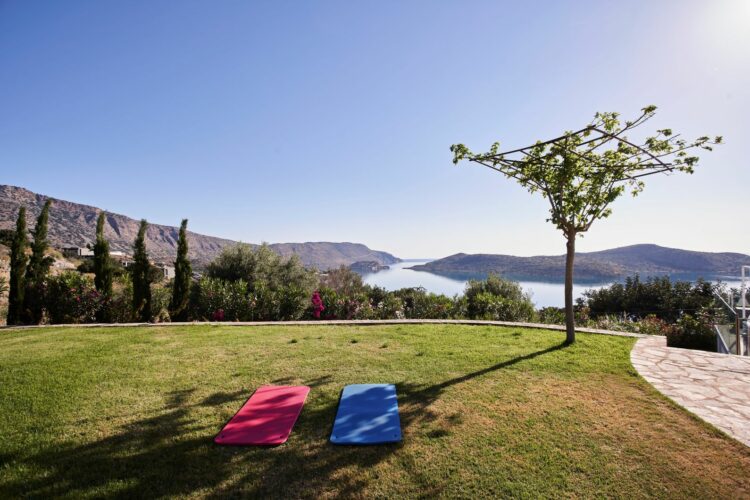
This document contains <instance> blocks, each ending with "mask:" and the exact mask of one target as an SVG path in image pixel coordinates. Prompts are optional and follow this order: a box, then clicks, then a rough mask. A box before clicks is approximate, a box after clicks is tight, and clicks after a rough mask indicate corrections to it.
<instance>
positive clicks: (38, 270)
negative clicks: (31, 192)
mask: <svg viewBox="0 0 750 500" xmlns="http://www.w3.org/2000/svg"><path fill="white" fill-rule="evenodd" d="M51 204H52V200H47V201H46V202H45V203H44V207H43V208H42V211H41V213H40V214H39V217H38V218H37V220H36V227H35V228H34V242H33V243H32V244H31V259H29V268H28V271H27V274H26V278H27V280H28V282H29V283H30V284H35V283H41V282H42V281H44V279H45V278H46V277H47V275H48V274H49V268H50V266H51V265H52V263H53V262H54V259H53V258H52V257H50V256H49V255H45V254H46V253H47V250H48V249H49V242H48V241H47V222H48V221H49V207H50V205H51Z"/></svg>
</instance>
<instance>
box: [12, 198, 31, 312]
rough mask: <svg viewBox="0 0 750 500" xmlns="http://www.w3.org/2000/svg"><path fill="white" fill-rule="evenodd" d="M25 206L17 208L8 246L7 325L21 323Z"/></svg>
mask: <svg viewBox="0 0 750 500" xmlns="http://www.w3.org/2000/svg"><path fill="white" fill-rule="evenodd" d="M26 244H27V242H26V207H21V208H19V209H18V219H17V220H16V234H15V236H14V237H13V242H12V244H11V247H10V289H9V291H8V319H7V323H8V324H9V325H18V324H20V323H21V320H22V318H23V313H24V294H25V292H26V262H27V260H28V259H27V257H26Z"/></svg>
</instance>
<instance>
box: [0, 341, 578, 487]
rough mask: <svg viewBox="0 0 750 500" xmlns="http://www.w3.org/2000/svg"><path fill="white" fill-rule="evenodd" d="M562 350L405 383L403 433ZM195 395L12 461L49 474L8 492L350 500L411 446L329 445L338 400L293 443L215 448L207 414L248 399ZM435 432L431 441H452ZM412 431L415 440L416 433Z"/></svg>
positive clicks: (408, 460) (310, 411)
mask: <svg viewBox="0 0 750 500" xmlns="http://www.w3.org/2000/svg"><path fill="white" fill-rule="evenodd" d="M563 348H564V346H563V345H559V346H554V347H550V348H548V349H544V350H542V351H538V352H534V353H530V354H527V355H524V356H519V357H516V358H513V359H510V360H507V361H504V362H502V363H498V364H496V365H493V366H490V367H487V368H484V369H482V370H478V371H475V372H472V373H467V374H465V375H462V376H460V377H456V378H453V379H450V380H446V381H444V382H441V383H439V384H434V385H428V386H416V385H409V384H398V393H399V403H400V405H401V423H402V427H403V429H404V430H405V431H406V430H408V429H409V427H410V426H412V425H414V424H415V423H416V422H420V421H430V420H432V419H434V418H435V417H436V416H435V415H434V414H433V413H432V412H431V411H430V410H429V407H430V405H431V404H432V403H433V402H435V401H436V400H437V399H438V398H439V397H440V395H441V394H442V393H443V391H445V390H446V389H447V388H449V387H452V386H455V385H457V384H461V383H463V382H466V381H469V380H471V379H474V378H476V377H480V376H482V375H486V374H489V373H491V372H494V371H497V370H502V369H504V368H507V367H510V366H512V365H515V364H517V363H520V362H523V361H526V360H530V359H533V358H535V357H537V356H541V355H544V354H547V353H550V352H553V351H557V350H559V349H563ZM328 383H332V382H331V378H330V377H320V378H318V379H315V380H310V381H307V382H306V384H307V385H311V386H320V385H325V384H328ZM193 393H194V390H185V391H176V392H173V393H170V394H169V395H168V401H167V405H166V406H165V410H166V411H165V412H164V413H162V414H160V415H158V416H154V417H150V418H144V419H141V420H138V421H136V422H133V423H130V424H127V425H125V426H123V427H121V428H120V429H119V430H118V431H117V432H116V433H115V434H114V435H112V436H109V437H106V438H104V439H100V440H97V441H93V442H90V443H87V444H82V445H77V444H75V443H66V444H63V445H60V446H55V447H51V448H48V449H46V450H44V451H42V452H39V453H37V454H34V455H31V456H25V457H21V456H17V457H14V461H16V462H21V463H23V464H24V466H26V467H27V468H30V469H31V470H39V469H42V470H44V471H45V474H44V475H39V476H36V477H32V478H23V479H18V480H17V482H15V483H10V482H5V483H4V485H3V486H1V487H0V496H1V497H17V496H27V497H39V498H41V497H50V496H62V495H68V496H97V497H100V496H108V497H155V496H185V495H189V494H202V495H209V496H217V497H223V496H233V495H251V496H287V497H317V496H320V495H322V494H326V493H328V494H333V495H336V496H345V497H348V496H356V495H357V494H359V493H361V491H362V489H363V488H364V487H365V486H367V485H368V484H369V481H370V477H371V475H370V474H368V473H369V472H371V471H372V468H373V467H374V466H376V465H377V464H378V463H380V462H382V461H383V460H385V459H386V458H388V457H389V456H391V455H393V454H394V453H397V451H398V450H399V449H400V448H401V447H402V446H403V445H402V444H396V445H384V446H366V447H340V446H333V445H331V444H330V443H328V437H329V434H330V431H331V426H332V424H333V419H334V416H335V414H336V409H337V406H338V398H337V397H336V398H327V399H324V400H323V401H318V402H317V403H316V404H315V405H307V406H306V407H305V409H304V410H303V411H302V414H301V416H300V419H299V421H298V422H297V425H296V426H295V429H294V431H293V432H292V436H291V438H290V441H289V442H288V443H287V444H285V445H282V446H280V447H276V448H244V447H221V446H217V445H215V444H214V443H213V437H214V436H215V435H216V433H218V432H219V430H220V428H221V426H222V425H223V424H224V422H221V423H220V424H218V425H217V422H216V419H215V418H211V417H208V418H207V417H206V412H209V413H213V412H216V413H219V412H220V411H221V409H220V407H222V406H226V405H227V404H228V403H236V406H237V407H239V405H240V404H241V403H242V402H243V401H244V400H245V399H246V398H247V397H248V394H247V392H245V391H236V392H217V393H214V394H212V395H210V396H208V397H206V398H204V399H203V400H201V401H198V402H190V399H191V396H192V395H193ZM201 418H202V420H201ZM448 420H449V421H450V420H451V417H450V416H449V418H448ZM206 422H208V423H206ZM435 432H437V434H435ZM435 432H433V433H432V434H430V433H428V434H427V437H428V438H432V437H441V436H442V435H444V434H442V431H435ZM405 434H406V439H409V436H408V432H407V433H405ZM400 463H401V468H402V471H403V472H405V473H407V474H410V475H411V480H412V482H413V484H414V487H415V488H418V489H417V491H416V492H415V494H418V495H426V496H433V495H436V494H439V493H440V492H441V488H440V486H436V485H435V482H434V481H432V480H431V479H430V478H428V477H424V476H423V475H422V473H421V472H420V469H421V467H420V464H418V463H415V462H414V459H413V457H411V456H410V455H402V456H401V457H400Z"/></svg>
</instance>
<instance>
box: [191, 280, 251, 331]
mask: <svg viewBox="0 0 750 500" xmlns="http://www.w3.org/2000/svg"><path fill="white" fill-rule="evenodd" d="M193 288H194V292H193V301H194V302H193V314H194V316H195V317H196V318H197V319H201V320H214V321H223V319H222V320H216V319H215V318H216V314H217V312H218V311H222V314H221V316H222V318H225V319H226V320H227V321H247V320H249V319H250V317H251V313H250V308H251V304H250V300H249V299H248V293H247V283H246V282H245V281H243V280H239V281H225V280H221V279H216V278H206V277H204V278H201V280H200V281H199V282H198V283H197V284H196V286H194V287H193Z"/></svg>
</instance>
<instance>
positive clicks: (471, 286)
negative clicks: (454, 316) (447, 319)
mask: <svg viewBox="0 0 750 500" xmlns="http://www.w3.org/2000/svg"><path fill="white" fill-rule="evenodd" d="M464 296H465V297H466V316H467V317H469V318H471V319H488V320H497V321H529V320H530V319H532V318H533V317H534V304H533V303H532V302H531V297H529V295H528V294H526V293H524V291H523V289H522V288H521V285H519V284H518V283H516V282H514V281H509V280H504V279H502V278H500V277H499V276H495V275H490V276H488V277H487V279H486V280H484V281H477V280H471V281H469V282H468V283H467V285H466V291H465V293H464Z"/></svg>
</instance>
